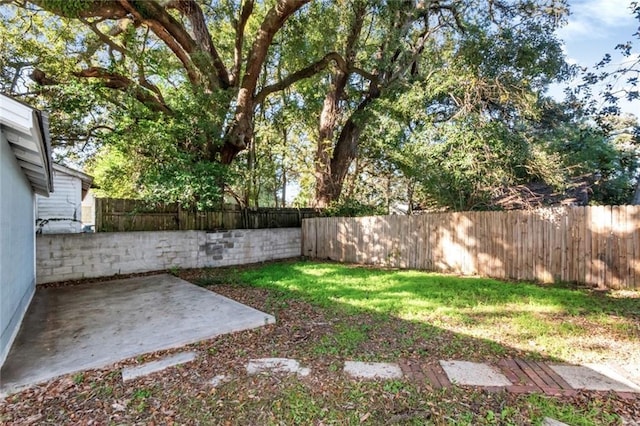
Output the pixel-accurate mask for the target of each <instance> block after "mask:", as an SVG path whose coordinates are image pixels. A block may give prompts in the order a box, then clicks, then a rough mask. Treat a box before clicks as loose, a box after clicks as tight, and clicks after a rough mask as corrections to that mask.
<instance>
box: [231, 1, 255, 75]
mask: <svg viewBox="0 0 640 426" xmlns="http://www.w3.org/2000/svg"><path fill="white" fill-rule="evenodd" d="M253 3H254V0H246V1H245V2H244V4H243V5H242V11H241V12H240V21H238V23H237V24H236V43H235V48H234V51H233V69H232V70H231V84H232V85H233V86H235V85H236V84H237V83H238V82H239V81H240V79H239V76H240V66H241V64H242V44H243V43H244V29H245V27H246V25H247V21H248V20H249V17H250V16H251V13H253Z"/></svg>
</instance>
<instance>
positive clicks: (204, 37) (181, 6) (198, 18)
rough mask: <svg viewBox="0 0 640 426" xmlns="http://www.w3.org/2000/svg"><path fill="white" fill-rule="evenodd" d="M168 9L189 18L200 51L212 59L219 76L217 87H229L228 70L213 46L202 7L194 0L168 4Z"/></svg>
mask: <svg viewBox="0 0 640 426" xmlns="http://www.w3.org/2000/svg"><path fill="white" fill-rule="evenodd" d="M167 8H171V9H175V10H177V11H179V12H180V13H181V14H182V15H184V16H186V17H187V19H188V20H189V23H190V24H191V29H192V31H193V37H194V40H195V43H196V44H197V45H198V47H199V48H200V50H202V51H203V52H207V54H208V55H210V57H211V61H212V63H213V66H214V68H215V71H216V76H217V77H216V86H218V85H219V86H222V88H223V89H226V88H227V87H229V86H230V82H229V73H228V72H227V68H226V67H225V65H224V63H223V62H222V58H221V57H220V55H219V54H218V51H217V50H216V48H215V46H214V44H213V40H212V39H211V34H210V33H209V29H208V28H207V23H206V21H205V19H204V14H203V13H202V9H200V6H199V5H198V4H197V3H196V2H195V1H194V0H173V1H171V2H169V3H168V4H167ZM169 16H170V15H169ZM201 71H203V74H205V75H206V74H207V73H206V72H204V71H205V70H204V69H201Z"/></svg>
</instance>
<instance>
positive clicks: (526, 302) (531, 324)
mask: <svg viewBox="0 0 640 426" xmlns="http://www.w3.org/2000/svg"><path fill="white" fill-rule="evenodd" d="M215 273H216V274H217V273H218V272H215ZM220 273H222V274H226V276H227V278H229V279H231V281H233V282H236V283H238V284H248V285H251V286H253V287H258V288H265V289H269V290H271V291H272V292H274V293H272V294H271V296H270V297H271V298H272V299H274V298H275V299H280V300H286V299H288V298H292V297H296V298H301V299H303V300H305V301H307V302H310V303H312V304H314V305H317V306H320V307H323V308H325V309H329V310H330V311H331V310H333V311H340V312H345V313H348V314H352V315H369V316H370V317H372V318H374V317H375V320H369V322H373V323H374V324H378V326H376V327H374V330H364V331H363V330H361V329H359V328H358V327H359V326H358V324H347V325H346V326H345V327H343V329H344V330H343V331H342V332H337V334H335V333H336V330H333V331H334V334H333V335H332V336H331V337H324V338H323V339H324V341H322V342H321V343H322V346H323V347H324V348H325V349H324V350H326V351H328V352H332V353H336V352H337V351H339V350H338V349H336V348H339V347H347V346H348V347H352V348H353V349H352V350H351V351H350V352H355V351H356V348H357V347H360V348H361V349H366V348H367V346H373V344H372V342H374V343H376V344H382V345H383V346H384V345H388V341H389V340H390V339H395V340H402V337H400V339H398V338H397V337H398V336H403V335H404V334H406V333H404V334H403V332H402V328H403V327H404V328H406V327H407V325H406V324H411V327H412V328H413V331H412V333H410V337H409V338H407V339H405V340H409V341H413V342H414V343H415V344H412V345H408V346H411V347H413V348H414V349H415V347H416V346H417V347H418V348H419V347H420V344H426V342H425V339H422V338H421V337H420V336H428V337H429V338H430V339H432V338H433V336H437V335H441V334H443V333H445V332H452V333H453V334H452V335H450V336H449V337H448V338H447V339H446V340H447V342H448V344H449V347H447V348H442V347H440V348H438V350H437V352H438V353H439V354H440V355H445V356H446V355H450V356H452V355H454V354H456V353H458V354H459V355H461V356H467V357H471V358H481V357H483V356H488V355H490V354H494V355H499V356H504V355H505V354H507V353H509V352H511V353H512V355H514V356H517V355H522V354H524V353H526V354H527V356H528V357H531V358H538V359H539V358H542V357H546V358H548V359H556V360H560V359H564V360H567V361H570V362H581V361H585V360H589V357H591V358H593V359H596V358H598V359H600V358H603V355H604V358H606V357H607V355H610V356H612V357H613V356H615V355H616V354H607V351H608V350H609V349H608V342H609V341H610V340H611V339H619V340H623V341H627V342H629V343H630V344H631V343H632V342H633V340H634V339H635V340H636V341H637V340H638V339H639V338H640V330H639V329H638V327H637V325H638V319H640V299H633V298H616V297H612V296H610V295H608V294H602V293H595V292H590V291H587V290H572V289H569V288H566V287H562V286H558V285H553V286H548V285H547V286H541V285H536V284H532V283H510V282H504V281H497V280H494V279H486V278H476V277H459V276H451V275H443V274H435V273H426V272H420V271H407V270H401V271H397V270H380V269H372V268H366V267H359V266H349V265H342V264H335V263H319V262H306V261H302V262H278V263H272V264H267V265H262V266H259V267H251V268H244V269H242V270H240V271H235V272H233V273H231V274H230V273H229V271H227V272H220ZM218 279H222V280H223V281H224V278H223V277H219V278H218ZM267 308H269V307H267ZM393 319H398V320H402V321H405V322H401V324H405V325H404V326H402V327H399V328H400V330H399V331H398V330H393V331H391V330H389V328H388V324H389V323H390V322H391V320H393ZM381 322H386V323H387V326H385V327H382V326H380V325H379V324H380V323H381ZM395 328H398V327H395ZM596 328H597V330H596ZM418 329H419V330H418ZM385 330H387V331H385ZM376 333H377V334H386V336H378V337H377V336H376ZM598 333H599V334H598ZM416 336H417V337H416ZM594 336H595V337H594ZM463 337H468V338H470V339H476V340H478V341H480V342H482V345H478V344H476V343H475V342H474V343H471V342H466V343H461V341H462V340H464V339H463ZM596 338H597V339H596ZM336 339H337V340H339V341H342V342H343V344H340V342H337V344H334V347H333V349H331V344H332V342H331V340H336ZM385 339H386V340H385ZM577 339H584V340H585V342H586V343H585V342H581V343H580V344H576V343H575V341H576V340H577ZM589 339H591V340H589ZM594 339H595V340H594ZM587 340H588V341H587ZM596 340H598V341H596ZM347 342H348V344H347ZM355 342H361V343H359V344H358V345H356V344H355ZM385 342H387V343H385ZM333 343H336V342H333ZM401 346H402V345H401ZM404 346H407V345H404ZM429 346H430V350H433V349H434V348H433V346H434V345H433V342H432V344H430V345H429ZM579 346H582V347H579ZM456 348H459V349H460V351H457V350H456ZM512 349H513V350H512ZM322 350H323V349H322V348H321V349H320V351H322ZM418 350H420V349H418ZM514 351H515V353H514ZM579 351H583V352H582V353H581V352H579ZM396 352H397V351H396ZM460 352H461V353H460ZM589 352H593V354H591V353H589Z"/></svg>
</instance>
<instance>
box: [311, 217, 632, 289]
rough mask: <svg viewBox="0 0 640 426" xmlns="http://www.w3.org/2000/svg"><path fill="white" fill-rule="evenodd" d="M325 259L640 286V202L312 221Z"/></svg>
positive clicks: (317, 249)
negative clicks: (533, 209)
mask: <svg viewBox="0 0 640 426" xmlns="http://www.w3.org/2000/svg"><path fill="white" fill-rule="evenodd" d="M302 242H303V243H302V253H303V255H305V256H308V257H311V258H318V259H332V260H337V261H340V262H353V263H361V264H373V265H383V266H387V267H397V268H411V269H425V270H431V271H440V272H452V273H459V274H464V275H481V276H488V277H495V278H504V279H515V280H535V281H541V282H559V281H563V282H574V283H579V284H586V285H590V286H597V287H599V288H602V289H607V288H611V289H618V288H627V289H640V206H613V207H612V206H591V207H560V208H548V209H540V210H535V211H507V212H464V213H432V214H426V215H421V216H377V217H364V218H314V219H305V220H304V221H303V226H302Z"/></svg>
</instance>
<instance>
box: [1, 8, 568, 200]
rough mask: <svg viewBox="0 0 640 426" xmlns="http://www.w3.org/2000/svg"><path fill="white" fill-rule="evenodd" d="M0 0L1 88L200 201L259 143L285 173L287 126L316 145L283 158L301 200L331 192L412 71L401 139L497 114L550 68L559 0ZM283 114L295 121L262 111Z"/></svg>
mask: <svg viewBox="0 0 640 426" xmlns="http://www.w3.org/2000/svg"><path fill="white" fill-rule="evenodd" d="M3 3H4V5H3V6H1V7H2V13H0V17H1V19H2V20H3V24H4V25H3V26H2V29H0V34H1V36H2V39H3V42H4V44H3V46H7V47H6V49H5V48H4V47H3V57H2V74H1V75H0V78H2V81H3V83H2V84H3V90H5V91H8V92H9V93H11V94H15V95H20V94H22V97H23V98H24V99H27V100H30V101H32V102H41V103H42V102H47V107H48V108H47V109H51V107H59V108H58V109H59V110H60V111H61V116H60V118H61V120H60V122H61V123H65V124H64V126H61V127H60V128H59V129H58V130H59V132H58V134H59V135H60V136H59V138H60V143H62V141H63V139H66V141H67V142H65V143H67V144H71V143H72V142H80V143H81V144H86V143H88V142H90V141H97V140H99V141H102V142H105V141H106V142H107V143H108V144H109V145H110V148H109V150H110V151H109V152H110V153H111V154H109V152H107V154H103V155H107V157H108V155H113V156H115V158H117V157H118V156H121V157H122V156H124V157H125V158H127V159H129V160H131V159H134V158H135V160H133V161H129V162H128V166H127V168H126V170H129V172H127V173H128V174H129V175H130V176H138V177H139V178H138V180H139V181H138V183H137V184H134V185H129V188H130V189H131V188H133V190H142V191H146V194H150V196H157V197H165V198H168V199H171V200H173V199H181V198H187V199H191V200H192V201H193V202H194V203H195V204H198V205H204V204H207V203H210V202H211V200H212V199H215V198H216V197H217V199H219V198H220V197H221V189H222V188H223V187H224V185H225V183H228V182H229V181H230V180H229V179H230V178H229V173H230V172H231V171H234V168H229V167H227V165H229V164H231V163H232V162H234V160H235V159H236V158H238V156H239V155H242V157H243V158H247V160H246V161H242V162H241V163H244V164H246V165H247V168H248V169H249V173H252V172H251V170H253V171H257V170H259V167H257V166H259V163H258V162H257V161H258V155H259V154H260V155H263V154H264V156H262V157H261V158H267V157H269V158H272V160H270V161H263V162H262V165H266V163H271V166H276V168H277V169H278V170H279V172H277V173H274V172H273V170H272V171H267V170H266V169H265V171H264V173H271V174H272V175H274V179H275V180H277V181H278V184H277V185H271V186H273V188H275V186H278V187H282V188H285V187H286V184H285V183H284V181H285V180H286V175H287V173H289V174H290V173H291V170H289V171H287V173H282V171H283V170H285V169H286V168H287V167H289V166H287V165H286V161H285V160H284V157H285V155H284V154H283V153H285V154H288V153H289V152H291V151H293V150H292V149H290V146H291V144H293V143H294V142H292V141H300V142H302V141H311V142H312V143H313V144H314V146H315V148H314V150H315V154H314V155H313V158H312V159H311V160H309V159H308V158H305V159H299V160H297V164H304V162H306V164H307V165H311V167H312V169H313V173H314V180H315V182H314V185H313V187H314V189H313V191H314V194H313V196H314V198H315V204H316V205H317V206H327V205H329V204H331V203H332V202H335V201H336V200H338V199H339V198H340V196H341V195H342V190H343V186H344V182H345V179H346V177H347V175H348V173H349V171H350V170H352V168H353V164H354V162H355V161H356V159H358V158H359V157H360V155H361V152H364V151H366V149H367V148H366V146H365V145H366V144H363V141H371V140H372V139H374V137H375V132H376V130H375V129H379V126H378V125H377V124H376V123H379V120H378V119H377V118H376V117H379V116H381V113H380V112H381V108H382V106H383V105H385V102H391V103H393V102H394V101H395V100H401V99H403V96H404V95H406V94H408V93H411V92H413V91H415V90H417V89H418V88H420V87H421V86H420V85H421V84H422V85H423V86H424V87H423V90H422V91H421V92H419V93H418V95H419V96H418V97H419V98H420V101H419V103H420V105H419V107H417V108H416V110H415V111H413V113H414V115H413V116H411V117H409V118H408V122H407V123H406V125H405V126H404V130H403V131H401V132H399V133H397V134H398V135H402V136H403V138H401V140H403V139H404V137H405V136H406V135H408V134H411V132H413V131H414V130H415V129H416V128H421V129H426V130H428V131H431V130H429V128H430V127H433V128H442V129H445V128H447V126H448V124H447V123H461V124H460V125H461V126H462V128H465V126H466V127H467V128H469V126H471V128H470V130H469V132H473V131H474V130H473V126H476V125H477V126H478V129H482V128H497V127H500V126H498V125H495V126H494V125H493V124H491V122H493V121H495V122H498V123H502V124H503V125H504V126H506V128H509V127H510V126H511V123H512V122H513V121H514V119H515V117H518V116H520V115H522V114H528V113H529V112H528V111H527V109H528V108H529V106H530V105H533V104H535V102H534V101H535V99H536V98H537V96H539V94H540V93H541V91H542V90H543V89H544V86H545V85H546V83H548V82H549V81H550V80H552V79H553V78H555V77H556V76H557V75H558V74H559V73H560V68H561V65H562V54H561V51H560V48H559V45H558V43H557V41H556V40H555V39H554V36H553V30H554V29H555V27H556V26H557V25H558V24H559V23H560V22H561V21H562V18H563V16H564V14H565V13H566V4H565V2H564V1H561V0H553V1H548V0H544V1H543V0H535V1H531V0H472V1H468V0H464V1H463V0H451V1H447V2H444V1H409V0H403V1H397V0H394V1H385V0H342V1H336V2H323V1H314V2H309V0H277V1H272V2H256V1H253V0H243V1H232V0H225V1H219V2H205V1H197V0H163V1H159V0H149V1H135V0H117V1H107V0H96V1H92V2H88V1H65V0H29V1H18V0H15V1H10V2H6V1H4V2H3ZM456 73H460V74H456ZM27 75H28V76H29V79H26V78H25V76H27ZM34 82H35V84H34ZM283 91H285V93H284V95H283ZM277 96H280V97H282V101H274V98H275V97H277ZM279 109H281V110H282V111H279ZM467 114H473V116H471V115H469V118H464V117H463V116H465V115H467ZM63 115H64V116H63ZM284 116H288V117H295V121H296V123H297V125H298V126H297V127H295V128H293V127H289V129H288V131H287V132H282V128H278V127H282V126H278V125H277V124H279V123H276V125H273V123H270V122H272V121H274V120H279V118H278V117H284ZM424 117H426V119H425V120H424V121H421V120H422V118H424ZM452 120H453V121H452ZM282 122H286V121H282ZM474 123H477V124H474ZM438 126H440V127H438ZM63 127H64V128H63ZM412 129H413V130H412ZM285 130H287V129H285ZM382 132H383V133H382V134H383V135H384V133H385V132H386V129H382ZM296 143H297V142H296ZM282 144H284V145H282ZM277 145H281V146H282V147H283V149H280V148H278V149H276V146H277ZM271 148H274V149H271ZM245 151H248V152H245ZM278 151H280V154H278ZM374 151H375V150H369V152H374ZM241 153H242V154H241ZM287 158H289V157H287ZM107 160H108V161H107ZM111 160H113V158H111V159H110V158H107V159H106V160H104V161H106V162H107V163H108V162H109V161H111ZM287 161H289V160H287ZM309 163H311V164H309ZM271 166H269V167H271ZM95 167H98V166H97V165H96V166H95ZM269 167H268V168H269ZM98 168H99V167H98ZM252 168H253V169H252ZM387 170H388V176H393V175H394V174H397V170H395V169H394V168H393V167H392V168H387ZM235 171H236V172H237V174H238V175H242V174H243V173H245V170H235ZM296 172H299V173H301V176H302V174H303V173H302V171H300V170H296ZM260 173H262V172H260ZM278 173H279V177H277V176H275V175H276V174H278ZM306 176H308V175H305V177H301V179H303V178H304V179H306ZM254 177H255V173H254ZM243 181H244V182H247V180H246V179H243ZM248 182H251V179H249V180H248ZM257 184H258V182H255V184H254V183H251V185H253V186H252V187H251V188H248V190H247V194H252V193H253V195H249V198H251V197H253V198H254V199H256V197H255V192H256V191H255V189H256V188H258V186H259V185H257ZM245 186H246V185H245ZM263 186H264V185H263ZM270 191H271V192H274V193H275V190H274V189H270ZM235 192H236V193H237V192H238V191H235ZM241 198H245V199H246V198H247V197H246V196H243V197H241Z"/></svg>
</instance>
